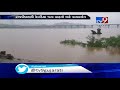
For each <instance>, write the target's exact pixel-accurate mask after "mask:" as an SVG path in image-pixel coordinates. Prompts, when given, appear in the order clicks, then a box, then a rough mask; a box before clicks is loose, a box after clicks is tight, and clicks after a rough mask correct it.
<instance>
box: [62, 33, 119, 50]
mask: <svg viewBox="0 0 120 90" xmlns="http://www.w3.org/2000/svg"><path fill="white" fill-rule="evenodd" d="M87 39H88V41H87V43H83V42H78V41H76V40H74V39H72V40H64V41H61V42H60V43H61V44H68V45H81V46H83V47H85V46H87V47H101V48H106V47H120V35H118V36H116V37H115V36H111V37H110V38H101V39H96V38H95V37H94V36H88V37H87Z"/></svg>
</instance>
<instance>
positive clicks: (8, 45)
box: [0, 28, 120, 63]
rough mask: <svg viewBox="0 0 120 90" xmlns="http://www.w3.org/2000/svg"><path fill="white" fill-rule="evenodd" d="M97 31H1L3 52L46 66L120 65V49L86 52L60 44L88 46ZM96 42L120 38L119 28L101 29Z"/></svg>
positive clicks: (77, 29)
mask: <svg viewBox="0 0 120 90" xmlns="http://www.w3.org/2000/svg"><path fill="white" fill-rule="evenodd" d="M90 30H96V28H72V29H70V28H68V29H60V28H51V29H42V28H25V29H23V28H16V29H12V28H11V29H5V28H4V29H2V28H1V29H0V50H5V51H6V52H7V53H11V54H12V55H14V56H15V57H16V58H23V59H29V60H33V61H38V62H46V63H53V62H55V63H94V62H95V63H101V62H103V63H105V62H110V63H114V62H120V49H119V48H117V49H112V48H111V49H104V48H102V49H101V48H83V47H81V46H67V45H62V44H60V41H63V40H65V39H75V40H78V41H82V42H86V41H87V38H86V37H87V36H88V35H91V31H90ZM101 31H102V33H103V34H101V35H95V37H96V38H101V37H110V36H117V35H120V28H102V30H101Z"/></svg>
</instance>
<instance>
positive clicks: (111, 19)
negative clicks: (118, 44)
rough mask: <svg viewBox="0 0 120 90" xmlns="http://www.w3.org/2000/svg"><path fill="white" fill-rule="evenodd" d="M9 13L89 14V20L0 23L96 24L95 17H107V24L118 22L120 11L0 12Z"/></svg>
mask: <svg viewBox="0 0 120 90" xmlns="http://www.w3.org/2000/svg"><path fill="white" fill-rule="evenodd" d="M11 14H15V15H16V14H17V15H18V14H24V15H25V14H40V15H41V14H46V15H47V14H53V15H54V14H55V15H57V14H58V15H65V14H67V15H69V14H70V15H81V14H82V15H84V14H86V15H89V16H90V17H91V19H90V20H41V19H37V20H0V24H15V25H39V24H54V23H59V22H70V23H81V24H96V17H108V23H109V24H120V12H0V15H11Z"/></svg>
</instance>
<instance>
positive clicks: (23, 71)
mask: <svg viewBox="0 0 120 90" xmlns="http://www.w3.org/2000/svg"><path fill="white" fill-rule="evenodd" d="M28 69H29V67H28V66H27V65H26V64H18V65H17V66H16V67H15V71H16V72H17V73H18V74H26V73H27V72H28Z"/></svg>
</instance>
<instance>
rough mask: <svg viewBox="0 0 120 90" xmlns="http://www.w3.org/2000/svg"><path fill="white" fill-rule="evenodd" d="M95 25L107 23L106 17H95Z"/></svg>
mask: <svg viewBox="0 0 120 90" xmlns="http://www.w3.org/2000/svg"><path fill="white" fill-rule="evenodd" d="M96 23H108V17H96Z"/></svg>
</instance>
